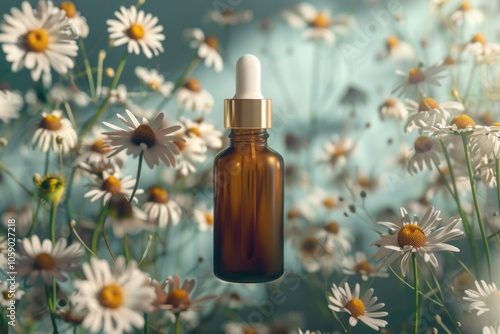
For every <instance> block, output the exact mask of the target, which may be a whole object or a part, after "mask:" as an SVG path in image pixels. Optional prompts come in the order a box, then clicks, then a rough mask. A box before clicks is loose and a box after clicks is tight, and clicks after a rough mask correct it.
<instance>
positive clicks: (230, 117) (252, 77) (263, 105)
mask: <svg viewBox="0 0 500 334" xmlns="http://www.w3.org/2000/svg"><path fill="white" fill-rule="evenodd" d="M260 73H261V71H260V61H259V59H258V58H257V57H255V56H254V55H250V54H246V55H244V56H242V57H241V58H240V59H238V62H237V63H236V94H234V96H233V98H232V99H226V100H224V126H225V127H226V128H230V129H268V128H270V127H271V116H272V102H271V100H270V99H265V98H264V97H263V96H262V93H261V92H260V82H261V79H260Z"/></svg>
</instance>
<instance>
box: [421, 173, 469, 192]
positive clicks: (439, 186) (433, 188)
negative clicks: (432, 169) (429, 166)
mask: <svg viewBox="0 0 500 334" xmlns="http://www.w3.org/2000/svg"><path fill="white" fill-rule="evenodd" d="M464 167H465V166H463V167H462V168H460V165H454V166H453V171H454V176H455V185H456V187H457V192H458V193H459V194H462V195H463V194H467V193H470V182H469V176H468V173H467V170H466V169H465V168H464ZM439 169H440V171H441V172H440V173H439V174H435V177H434V178H433V179H432V180H431V182H430V186H429V188H427V191H426V192H425V198H426V199H428V200H431V199H432V198H434V196H436V194H437V193H439V192H442V193H444V194H445V195H447V196H449V195H450V193H449V191H448V188H447V184H451V176H450V169H449V168H448V166H444V167H440V168H439ZM441 175H444V178H445V180H443V178H442V177H441Z"/></svg>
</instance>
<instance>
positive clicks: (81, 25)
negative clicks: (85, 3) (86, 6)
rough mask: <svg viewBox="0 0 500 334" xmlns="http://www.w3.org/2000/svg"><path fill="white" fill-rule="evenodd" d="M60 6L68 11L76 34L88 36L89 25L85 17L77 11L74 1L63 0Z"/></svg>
mask: <svg viewBox="0 0 500 334" xmlns="http://www.w3.org/2000/svg"><path fill="white" fill-rule="evenodd" d="M59 8H60V9H62V10H63V11H64V12H65V13H66V17H67V18H68V22H69V23H70V24H71V25H72V26H73V28H74V29H75V32H76V34H77V35H78V36H79V37H81V38H87V36H88V35H89V25H88V24H87V20H86V19H85V17H83V16H82V15H81V14H80V12H79V11H77V9H76V6H75V4H74V3H73V2H72V1H63V2H61V3H60V4H59Z"/></svg>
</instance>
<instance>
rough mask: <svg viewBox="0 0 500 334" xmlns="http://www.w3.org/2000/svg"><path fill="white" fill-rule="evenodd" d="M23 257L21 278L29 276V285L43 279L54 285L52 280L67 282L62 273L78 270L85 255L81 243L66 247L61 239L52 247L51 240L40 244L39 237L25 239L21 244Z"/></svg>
mask: <svg viewBox="0 0 500 334" xmlns="http://www.w3.org/2000/svg"><path fill="white" fill-rule="evenodd" d="M19 246H20V249H21V252H22V255H21V256H20V257H19V260H18V263H17V273H18V274H19V276H28V277H29V280H28V282H29V284H33V283H35V281H36V280H37V279H38V277H41V278H42V279H43V280H44V281H45V283H47V284H52V278H53V277H55V278H58V279H60V280H62V281H65V280H66V276H64V275H63V273H62V271H70V270H75V269H77V268H78V263H79V262H80V260H81V258H82V257H83V254H84V249H83V247H82V246H81V244H80V243H78V242H76V243H73V244H72V245H71V246H68V247H66V239H64V238H60V239H59V240H57V242H56V243H55V244H54V245H52V242H51V241H50V240H49V239H45V240H43V242H40V239H39V238H38V236H37V235H34V236H32V237H31V238H25V239H23V240H22V241H21V243H20V245H19Z"/></svg>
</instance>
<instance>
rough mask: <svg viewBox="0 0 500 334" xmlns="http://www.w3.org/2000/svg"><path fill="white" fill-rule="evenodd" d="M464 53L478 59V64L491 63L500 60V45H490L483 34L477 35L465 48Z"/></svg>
mask: <svg viewBox="0 0 500 334" xmlns="http://www.w3.org/2000/svg"><path fill="white" fill-rule="evenodd" d="M464 51H465V52H468V53H470V54H472V55H474V56H475V57H476V61H477V62H479V63H480V62H490V61H492V60H499V59H500V44H497V43H490V42H488V40H487V39H486V37H484V35H483V34H481V33H477V34H475V35H474V36H473V37H472V38H471V40H470V41H469V43H467V44H466V45H465V46H464Z"/></svg>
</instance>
